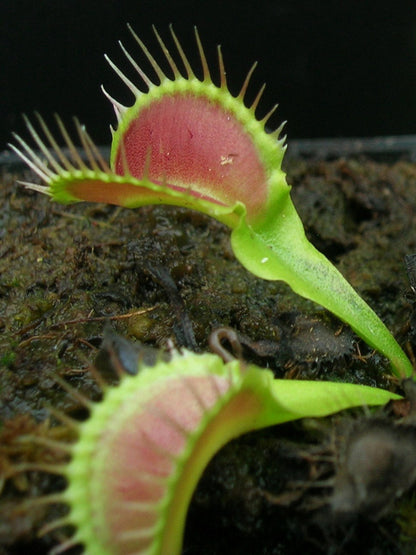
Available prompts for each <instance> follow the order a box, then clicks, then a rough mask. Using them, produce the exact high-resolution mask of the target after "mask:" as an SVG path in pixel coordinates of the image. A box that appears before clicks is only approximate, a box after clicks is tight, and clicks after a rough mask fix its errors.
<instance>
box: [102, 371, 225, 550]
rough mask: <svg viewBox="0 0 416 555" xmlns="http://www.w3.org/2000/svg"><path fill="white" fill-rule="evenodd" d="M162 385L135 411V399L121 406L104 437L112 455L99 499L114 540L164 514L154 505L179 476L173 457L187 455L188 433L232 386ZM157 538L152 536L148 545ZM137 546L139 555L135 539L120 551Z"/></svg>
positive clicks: (210, 380)
mask: <svg viewBox="0 0 416 555" xmlns="http://www.w3.org/2000/svg"><path fill="white" fill-rule="evenodd" d="M158 386H159V384H158V383H156V384H155V388H154V391H149V393H148V398H147V400H146V401H145V402H144V403H140V404H139V405H137V406H135V407H134V409H133V410H132V406H131V399H130V403H129V404H128V406H126V407H124V409H125V410H124V409H123V407H121V408H120V410H119V411H118V414H117V418H116V420H115V421H114V422H113V425H112V427H111V429H110V430H109V429H106V431H105V437H103V438H102V447H104V451H105V446H108V448H110V447H111V452H108V453H105V452H103V454H102V456H103V461H104V468H103V471H104V472H105V476H103V477H102V480H101V488H102V491H101V494H102V497H101V496H100V498H101V500H102V506H103V507H106V508H107V509H108V514H107V515H106V524H107V526H108V527H109V535H108V537H109V538H112V539H113V541H114V539H115V538H117V537H119V535H120V534H123V532H127V531H134V530H143V528H146V526H147V525H148V526H149V527H151V526H152V525H154V524H155V523H156V521H157V519H159V518H160V512H159V511H157V510H155V508H154V507H152V506H151V505H152V504H154V503H157V502H158V501H159V500H161V499H162V498H163V496H164V495H165V494H166V485H165V484H164V483H163V481H164V479H168V478H172V476H174V475H175V471H176V466H177V463H176V461H175V457H177V456H178V455H181V454H182V453H183V452H184V450H186V449H185V445H186V443H187V441H188V440H189V434H190V433H192V431H193V430H195V429H196V428H198V426H199V425H200V424H201V417H203V415H204V413H206V412H207V411H209V409H210V407H212V406H213V405H214V404H215V402H217V400H218V398H219V397H221V396H222V395H223V394H224V393H225V392H226V391H227V390H228V389H229V387H230V381H229V379H228V378H226V377H219V376H212V375H208V376H203V377H201V376H195V377H193V376H189V377H187V378H183V379H179V380H178V379H177V378H175V377H174V376H172V378H171V379H166V381H165V383H164V384H163V388H162V389H160V386H159V388H158ZM158 389H159V390H158ZM138 499H140V504H146V503H149V504H150V506H149V507H146V506H143V505H142V507H139V504H137V503H136V504H135V503H134V501H135V500H136V501H137V500H138ZM129 501H130V502H132V504H131V505H130V506H129V504H128V502H129ZM153 539H154V534H151V537H150V540H151V541H153ZM110 541H111V540H110ZM148 544H149V538H143V544H142V547H143V548H144V547H145V546H147V545H148ZM133 546H134V552H137V549H138V543H137V538H136V539H135V540H134V542H133V540H131V544H130V542H129V541H127V538H126V540H125V543H124V545H123V551H122V552H123V553H130V552H131V550H132V549H133ZM119 548H120V542H117V546H114V549H115V551H114V553H121V552H120V551H119Z"/></svg>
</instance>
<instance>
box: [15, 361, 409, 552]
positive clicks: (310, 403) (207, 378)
mask: <svg viewBox="0 0 416 555" xmlns="http://www.w3.org/2000/svg"><path fill="white" fill-rule="evenodd" d="M99 382H100V384H101V386H102V387H103V399H102V401H100V402H97V403H92V402H91V401H89V400H87V399H85V400H83V402H84V404H85V405H86V407H87V408H88V410H89V411H90V417H89V419H88V420H86V421H85V422H82V423H80V422H77V421H75V420H73V421H72V419H71V418H69V417H68V416H63V415H61V416H60V415H59V414H58V417H60V418H62V419H63V420H64V422H65V423H67V424H68V423H69V424H70V425H71V427H73V428H74V429H75V430H76V432H77V436H78V439H77V440H76V442H75V443H73V444H72V445H67V444H59V443H57V442H48V441H45V439H44V438H40V439H41V444H42V445H46V446H47V447H50V448H52V449H58V450H61V451H62V450H63V451H68V452H69V454H70V457H71V459H70V462H69V463H68V464H67V465H60V466H56V467H55V468H54V467H51V466H50V465H42V464H38V465H26V467H22V468H21V469H20V470H30V469H31V470H34V469H35V470H40V471H46V472H55V473H58V474H61V475H63V476H64V477H65V478H66V480H67V483H68V485H67V488H66V489H65V490H64V491H62V492H60V493H55V494H51V495H49V496H45V497H43V498H39V499H37V500H36V499H34V500H33V502H34V503H35V504H36V503H42V504H44V503H65V504H67V505H68V506H69V512H68V514H67V516H65V517H63V518H61V519H59V520H56V521H54V522H51V523H50V524H48V525H47V526H46V527H45V528H44V530H43V532H44V533H46V532H48V531H51V530H54V529H57V528H60V527H66V526H73V527H74V528H75V532H74V534H73V536H72V537H70V538H68V539H67V540H66V541H64V542H63V543H61V544H60V545H58V546H57V547H56V548H54V549H53V550H52V551H51V555H57V554H58V553H62V552H64V551H66V550H67V549H70V548H72V547H74V546H75V545H78V544H81V545H83V547H84V549H85V553H88V554H91V555H92V554H94V555H133V554H134V555H136V554H140V555H178V554H179V553H181V548H182V542H183V533H184V525H185V519H186V514H187V510H188V506H189V503H190V500H191V497H192V494H193V492H194V490H195V487H196V485H197V482H198V480H199V478H200V477H201V474H202V472H203V470H204V469H205V467H206V465H207V463H208V462H209V460H210V459H211V458H212V456H213V455H214V454H215V453H216V452H217V451H218V450H219V449H220V448H221V447H222V446H223V445H224V444H225V443H227V442H228V441H230V440H231V439H233V438H235V437H237V436H239V435H241V434H243V433H245V432H249V431H252V430H257V429H260V428H264V427H266V426H271V425H275V424H280V423H283V422H289V421H292V420H296V419H299V418H305V417H322V416H327V415H329V414H333V413H335V412H338V411H341V410H344V409H348V408H351V407H357V406H362V405H366V406H377V405H382V404H385V403H387V402H388V401H389V400H391V399H396V398H398V396H397V395H395V394H392V393H390V392H388V391H384V390H381V389H377V388H372V387H368V386H360V385H353V384H342V383H332V382H317V381H297V380H277V379H274V378H273V374H272V372H271V371H269V370H264V369H261V368H259V367H257V366H254V365H247V364H245V363H244V362H242V361H240V360H236V359H234V360H229V361H227V362H224V361H223V360H222V359H221V358H220V357H219V356H217V355H215V354H207V353H206V354H195V353H191V352H188V351H184V352H183V353H173V356H172V359H171V360H170V361H169V362H166V361H162V360H159V361H158V362H156V364H155V365H154V366H152V367H144V368H142V369H141V370H140V371H139V373H138V374H136V375H124V376H122V379H121V381H120V383H119V385H118V386H115V387H109V386H106V385H105V383H104V382H103V381H102V378H101V379H100V380H99ZM63 385H64V384H63ZM65 387H66V388H68V386H65ZM69 389H70V391H71V388H69ZM73 394H75V395H76V396H77V398H78V399H79V398H80V394H79V393H78V392H73ZM28 439H30V440H31V441H36V438H28Z"/></svg>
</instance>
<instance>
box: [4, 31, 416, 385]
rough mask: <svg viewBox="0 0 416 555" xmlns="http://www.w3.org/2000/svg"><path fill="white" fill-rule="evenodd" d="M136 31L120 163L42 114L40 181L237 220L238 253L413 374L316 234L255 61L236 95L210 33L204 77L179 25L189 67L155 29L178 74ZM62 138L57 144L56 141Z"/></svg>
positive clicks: (59, 193)
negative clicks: (313, 238) (262, 108)
mask: <svg viewBox="0 0 416 555" xmlns="http://www.w3.org/2000/svg"><path fill="white" fill-rule="evenodd" d="M132 34H133V36H134V38H135V40H136V42H137V43H138V45H139V46H140V48H141V50H142V52H143V53H144V54H145V56H146V57H147V59H148V60H149V62H150V64H151V66H152V68H153V70H154V73H155V79H151V78H150V77H149V76H148V75H147V74H146V73H145V72H144V71H143V70H142V68H141V67H140V66H139V65H138V64H137V63H136V62H135V60H134V59H133V57H132V56H131V55H130V54H129V52H127V50H126V49H125V48H124V46H123V45H122V44H121V43H120V46H121V48H122V50H123V52H124V54H125V55H126V57H127V59H128V60H129V62H130V63H131V64H132V66H133V68H134V70H135V71H136V72H137V73H138V74H139V76H140V78H141V80H142V81H143V83H144V85H145V88H146V89H147V92H142V91H141V90H139V88H137V87H136V85H134V84H133V82H132V81H130V79H129V78H128V77H127V76H126V75H124V74H123V73H122V72H121V71H120V70H119V69H118V68H117V66H116V65H115V64H114V63H113V62H112V61H111V60H110V59H109V58H107V60H108V62H109V63H110V65H111V67H112V68H113V69H114V71H115V72H116V74H117V75H118V76H119V77H120V78H121V79H122V81H123V82H124V83H125V84H126V85H127V87H128V88H129V89H130V90H131V92H132V93H133V95H134V97H135V102H134V104H133V106H131V107H130V108H127V107H125V106H124V105H122V104H121V103H119V102H118V101H117V100H115V99H113V98H112V97H111V96H110V95H109V94H108V93H107V92H106V91H104V93H105V94H106V96H107V97H108V98H109V100H110V101H111V102H112V104H113V106H114V110H115V113H116V116H117V120H118V126H117V129H116V130H115V131H114V130H112V134H113V141H112V150H111V162H110V166H108V165H107V163H106V162H105V161H104V160H103V158H102V157H101V155H100V154H99V152H98V150H97V149H96V147H95V146H94V144H93V142H92V141H91V139H90V137H89V136H88V134H87V132H86V131H85V129H84V127H82V126H81V125H80V124H79V123H78V122H76V128H77V133H78V136H79V140H80V141H81V144H82V146H83V148H84V150H85V154H86V156H87V162H84V161H83V159H82V158H81V156H80V154H79V153H78V151H77V148H76V147H75V145H74V143H73V142H72V140H71V139H70V137H69V134H68V132H67V130H66V129H65V127H64V126H63V124H62V123H61V121H60V120H59V119H58V120H57V121H58V126H59V128H60V132H61V134H62V136H63V139H64V141H65V143H66V145H67V146H68V148H69V151H70V157H67V156H66V155H65V154H64V153H63V151H62V149H61V148H60V147H59V146H58V144H57V143H56V141H55V139H54V137H53V136H52V134H51V132H50V131H49V129H48V128H47V126H46V125H45V123H44V121H43V120H42V119H41V118H38V119H39V125H40V128H41V129H42V131H43V133H44V135H45V138H46V142H45V141H44V139H42V138H41V137H40V135H39V134H38V132H37V131H36V129H35V128H34V127H33V126H32V124H31V123H30V122H29V121H28V120H26V122H27V127H28V129H29V131H30V134H31V135H32V138H33V139H34V142H35V145H36V147H37V148H38V149H39V150H40V154H38V153H36V152H35V151H34V150H33V149H32V147H31V146H29V145H28V144H27V143H26V142H25V141H24V140H23V139H22V138H20V137H19V136H16V140H17V142H18V143H19V146H18V147H17V146H14V145H11V148H13V149H14V150H15V151H16V152H17V154H19V155H20V156H21V157H22V158H23V160H25V161H26V162H27V164H28V165H29V166H30V167H31V168H32V169H33V170H34V171H35V172H36V173H37V174H38V176H39V177H40V178H41V179H42V180H43V181H44V182H45V185H36V184H32V183H29V184H27V183H26V185H27V186H28V187H30V188H32V189H35V190H37V191H40V192H42V193H46V194H48V195H50V196H51V198H52V199H53V200H55V201H58V202H62V203H71V202H77V201H81V200H85V201H95V202H107V203H112V204H117V205H121V206H126V207H130V208H136V207H139V206H144V205H147V204H173V205H177V206H186V207H189V208H193V209H195V210H199V211H201V212H203V213H205V214H208V215H210V216H212V217H214V218H216V219H217V220H219V221H221V222H223V223H225V224H226V225H228V226H229V227H230V228H231V230H232V233H231V244H232V247H233V250H234V253H235V256H236V257H237V259H238V260H239V261H240V262H241V263H242V264H243V265H244V266H245V267H246V268H247V269H248V270H249V271H251V272H252V273H253V274H255V275H256V276H259V277H261V278H264V279H268V280H283V281H285V282H286V283H288V284H289V285H290V287H292V289H293V290H294V291H295V292H296V293H298V294H299V295H302V296H303V297H306V298H307V299H311V300H312V301H314V302H316V303H319V304H320V305H322V306H324V307H325V308H327V309H328V310H330V311H331V312H333V313H334V314H335V315H336V316H338V317H339V318H340V319H341V320H343V321H344V322H347V323H348V324H349V325H350V326H351V327H352V329H353V330H354V331H355V332H356V333H357V334H358V335H359V336H361V337H362V338H363V339H364V340H365V341H366V342H367V343H368V344H369V345H371V346H372V347H374V348H375V349H377V350H379V351H380V352H381V353H383V354H384V355H385V356H386V357H388V358H389V359H390V361H391V363H392V367H393V372H394V373H395V374H396V375H397V376H399V377H406V376H410V375H412V372H413V369H412V365H411V363H410V361H409V360H408V358H407V357H406V355H405V354H404V352H403V351H402V349H401V348H400V346H399V345H398V344H397V342H396V341H395V339H394V338H393V336H392V335H391V333H390V332H389V331H388V330H387V328H386V327H385V325H384V324H383V323H382V322H381V320H380V319H379V318H378V316H377V315H376V314H375V313H374V311H373V310H372V309H371V308H370V307H369V306H368V305H367V304H366V303H365V302H364V301H363V300H362V299H361V298H360V296H359V295H358V294H357V293H356V292H355V290H354V289H353V288H352V287H351V286H350V285H349V283H348V282H347V281H346V280H345V279H344V277H343V276H342V275H341V274H340V272H338V270H337V269H336V268H335V267H334V266H333V265H332V264H331V263H330V262H329V261H328V260H327V259H326V258H325V256H324V255H323V254H321V253H320V252H318V251H317V250H316V249H315V247H314V246H313V245H312V244H311V243H310V242H309V241H308V240H307V238H306V236H305V232H304V228H303V225H302V222H301V220H300V218H299V216H298V214H297V212H296V209H295V207H294V205H293V203H292V200H291V197H290V187H289V186H288V184H287V182H286V179H285V174H284V172H283V171H282V169H281V163H282V158H283V155H284V152H285V147H284V141H283V139H279V138H278V137H279V134H280V132H281V128H279V129H277V130H276V131H273V132H271V133H267V132H266V130H265V126H266V123H267V121H268V119H269V118H270V116H271V114H272V113H273V112H274V109H275V108H273V109H272V110H271V111H270V112H269V113H268V114H267V115H266V116H265V117H264V118H263V119H261V120H258V119H257V118H256V115H255V112H256V108H257V105H258V102H259V100H260V97H261V94H262V92H263V89H264V87H262V88H261V89H260V91H259V93H258V95H257V96H256V98H255V100H254V102H253V103H252V104H251V106H246V105H245V96H246V92H247V88H248V85H249V81H250V78H251V75H252V72H253V70H254V67H255V65H254V66H253V67H252V68H251V70H250V71H249V73H248V75H247V77H246V79H245V81H244V84H243V86H242V89H241V91H240V93H239V94H238V95H237V96H232V95H231V94H230V92H229V90H228V88H227V82H226V72H225V69H224V64H223V58H222V54H221V50H220V48H218V61H219V70H220V71H219V72H220V83H219V85H216V84H214V82H213V80H212V78H211V74H210V71H209V68H208V64H207V61H206V57H205V53H204V50H203V48H202V45H201V42H200V39H199V36H198V33H197V32H196V33H195V35H196V42H197V46H198V50H199V55H200V58H201V62H202V72H203V76H202V78H198V77H197V76H196V75H195V73H194V70H193V69H192V67H191V65H190V63H189V61H188V58H187V57H186V55H185V53H184V51H183V49H182V47H181V45H180V43H179V41H178V39H177V37H176V35H175V34H174V32H173V31H172V30H171V34H172V38H173V41H174V43H175V46H176V50H177V52H178V55H179V61H180V63H181V65H182V66H183V69H182V73H181V71H180V70H179V69H178V65H177V62H176V61H175V60H174V58H173V57H172V56H171V54H170V52H169V50H168V48H167V47H166V45H165V43H164V42H163V40H162V38H161V37H160V35H159V34H158V33H157V31H156V30H155V35H156V38H157V41H158V43H159V46H160V48H161V50H162V52H163V55H164V58H165V63H166V64H167V65H168V66H169V68H170V74H171V75H170V76H169V74H168V73H167V72H165V71H163V70H162V68H161V67H160V65H159V64H158V63H157V62H156V60H155V59H154V57H153V56H152V54H151V53H150V52H149V51H148V49H147V48H146V46H145V45H144V44H143V42H142V41H141V40H140V38H139V37H137V35H136V34H135V33H134V32H133V31H132ZM47 143H49V146H50V147H51V148H52V151H53V153H52V154H51V152H50V151H49V149H48V147H47V146H46V144H47Z"/></svg>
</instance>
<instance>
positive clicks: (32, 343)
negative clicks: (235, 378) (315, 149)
mask: <svg viewBox="0 0 416 555" xmlns="http://www.w3.org/2000/svg"><path fill="white" fill-rule="evenodd" d="M287 170H288V173H289V182H290V183H292V184H293V199H294V202H295V205H296V206H297V208H298V210H299V212H300V214H301V216H302V218H303V221H304V223H305V226H306V229H307V233H308V235H309V237H310V239H311V240H312V242H313V243H314V244H315V245H316V246H317V247H318V248H319V249H320V250H322V251H323V252H324V253H325V254H326V255H327V256H328V257H329V258H330V259H331V260H332V261H333V262H334V263H335V264H336V265H337V266H338V267H339V269H340V270H341V272H342V273H343V274H344V275H345V276H346V278H347V279H348V280H349V281H350V282H351V283H352V285H353V286H354V287H355V288H356V289H357V290H358V291H359V292H360V294H361V295H362V296H363V297H364V298H365V299H366V300H367V301H368V302H369V304H370V305H371V306H372V307H373V308H374V309H375V310H376V312H377V313H378V314H379V315H380V316H381V318H382V319H383V320H384V321H385V322H386V324H387V325H388V327H389V328H390V329H391V330H392V332H393V334H394V335H395V336H396V338H397V339H398V341H399V342H400V343H401V344H402V345H403V347H404V348H405V350H407V352H408V353H409V355H410V356H411V357H412V356H413V348H416V347H415V342H416V338H415V333H416V327H415V326H416V319H415V312H414V309H415V306H416V304H415V303H416V295H415V293H413V292H412V290H411V288H410V285H409V279H408V276H407V274H406V267H405V264H404V257H405V255H411V254H414V253H415V252H416V217H415V214H416V167H415V166H414V164H410V163H408V162H406V161H396V162H394V163H390V164H384V163H377V162H374V161H371V160H369V159H364V158H361V159H338V160H336V161H332V162H323V161H308V162H305V161H299V160H292V161H289V162H288V164H287ZM16 178H19V179H23V181H24V180H32V179H33V176H30V177H29V176H28V174H27V173H22V172H18V171H12V169H10V168H9V169H8V170H6V169H5V170H4V172H3V175H2V178H1V181H2V186H1V188H0V206H1V212H0V238H1V243H0V333H1V337H0V422H1V427H0V488H1V487H2V488H3V492H2V497H1V498H0V554H1V555H3V554H4V555H5V554H7V555H11V554H23V553H33V554H35V553H46V552H47V550H48V549H49V548H50V547H51V546H53V545H55V544H56V543H57V541H59V540H60V536H59V534H58V533H56V532H54V533H50V534H48V535H46V536H44V537H43V538H41V539H40V538H38V537H37V532H38V530H39V529H40V527H41V526H42V525H43V524H44V523H45V521H47V520H50V519H51V518H53V517H56V514H57V513H59V511H60V510H61V508H59V507H52V508H51V507H40V506H36V508H35V509H34V508H33V507H32V509H30V508H27V509H26V510H25V511H22V510H21V511H14V509H15V508H16V507H19V506H21V503H22V500H25V499H28V498H33V497H36V496H39V495H42V494H45V493H50V492H53V491H56V490H57V489H60V488H62V487H63V484H62V483H61V480H60V479H57V478H56V477H51V476H50V475H48V474H46V473H41V472H26V473H18V474H13V472H12V469H13V468H14V467H16V465H18V464H20V463H27V462H35V463H36V462H38V463H45V462H47V463H52V462H56V460H57V455H56V453H54V452H52V451H49V450H47V449H45V448H41V447H39V446H34V445H33V444H31V443H28V442H26V443H24V442H19V441H18V440H19V437H20V436H22V435H26V436H27V435H29V434H30V435H31V436H33V435H39V436H46V437H49V438H50V437H52V438H56V437H58V438H59V439H65V438H68V439H70V438H71V432H70V430H69V429H67V428H66V427H65V426H64V425H62V424H61V425H57V423H56V422H55V421H54V419H53V418H51V417H49V416H48V415H49V412H48V408H47V407H48V406H52V407H55V408H57V409H59V410H61V411H64V412H68V413H70V414H71V415H73V416H79V417H85V414H84V412H85V411H83V409H82V408H81V407H80V405H79V404H78V403H77V402H76V401H75V400H74V399H72V398H71V397H70V396H69V395H68V394H67V393H65V391H63V390H62V389H61V388H60V387H59V386H58V385H57V384H56V383H55V382H54V380H53V379H52V378H51V375H53V374H56V373H58V374H59V375H60V376H62V377H64V378H65V379H66V380H67V381H69V382H70V384H71V385H72V386H73V387H75V388H76V389H79V390H80V391H82V393H83V394H84V395H85V396H87V397H91V398H93V399H97V398H98V395H99V391H98V388H97V386H96V384H95V382H94V380H93V379H92V378H91V376H90V374H89V372H88V366H89V365H90V364H91V362H92V361H93V360H94V359H95V357H96V355H97V349H98V348H99V346H100V344H101V340H102V336H103V330H104V327H105V325H106V322H108V321H110V322H111V325H112V327H113V329H114V330H115V331H116V332H117V333H119V334H121V335H123V336H124V337H126V338H128V339H130V340H131V341H134V342H142V343H144V344H145V345H147V346H151V347H156V348H163V346H165V345H166V342H167V340H169V339H172V340H173V341H174V342H175V343H176V345H178V346H186V347H187V348H190V349H193V350H197V351H204V350H207V349H208V336H209V334H210V332H211V331H212V330H213V329H215V328H217V327H220V326H230V327H232V328H234V329H235V330H236V331H237V332H238V333H239V335H240V340H241V342H242V344H243V348H244V356H245V358H246V359H247V360H248V361H252V362H255V363H257V364H259V365H262V366H268V367H269V368H271V369H272V370H273V372H274V373H275V375H276V376H278V377H287V378H308V379H326V380H336V381H345V382H347V381H348V382H354V383H363V384H370V385H374V386H380V387H385V388H389V389H392V390H395V389H397V388H398V384H397V383H395V381H394V380H393V379H392V378H391V374H390V371H389V364H388V362H387V361H386V360H384V359H383V358H382V357H381V356H380V355H379V354H377V353H374V352H373V351H372V350H371V349H370V348H369V347H367V345H365V344H364V343H363V342H362V341H360V340H359V339H358V338H357V337H356V336H354V334H353V333H352V332H351V331H350V329H349V328H348V327H347V326H344V325H342V324H341V323H340V322H339V321H337V320H336V319H335V318H334V317H332V316H331V315H330V314H328V313H327V312H326V311H323V310H322V309H320V307H318V306H316V305H314V304H312V303H310V302H308V301H305V300H303V299H301V298H299V297H297V296H296V295H294V294H293V293H292V292H291V291H290V290H289V288H288V287H287V286H286V285H284V284H281V283H275V282H266V281H263V280H260V279H257V278H255V277H254V276H252V275H250V274H249V273H248V272H247V271H246V270H245V269H244V268H243V267H242V266H241V265H240V264H239V263H238V262H237V261H236V260H235V259H234V256H233V254H232V251H231V248H230V245H229V231H228V230H227V229H226V228H225V227H224V226H222V225H221V224H219V223H217V222H216V221H214V220H212V219H209V218H208V217H205V216H203V215H200V214H198V213H194V212H189V211H187V210H183V209H176V208H171V207H149V208H143V209H140V210H137V211H131V210H127V209H121V208H116V207H112V206H104V205H88V204H79V205H74V206H69V207H65V206H60V205H56V204H53V203H51V202H50V201H49V200H48V198H46V197H44V196H42V195H40V194H38V193H35V192H32V191H28V190H26V189H24V188H23V187H21V186H18V185H16V183H15V180H16ZM288 240H290V238H288ZM411 277H412V276H411ZM396 412H397V410H396ZM369 417H370V416H369V415H368V414H365V415H359V414H358V413H357V412H355V413H354V414H348V415H344V416H343V417H342V418H341V417H340V416H338V417H333V418H332V419H325V420H322V421H319V422H315V421H314V422H310V421H308V422H298V423H294V424H291V425H285V426H279V427H276V428H271V429H268V430H264V431H262V432H257V433H253V434H248V435H246V436H243V437H242V438H239V439H238V440H236V441H234V442H232V443H230V444H229V445H227V446H226V447H225V448H224V449H222V450H221V451H220V452H219V453H218V454H217V455H216V457H215V458H214V459H213V460H212V461H211V463H210V465H209V467H208V468H207V470H206V473H205V474H204V476H203V478H202V480H201V483H200V486H199V487H198V489H197V491H196V493H195V496H194V501H193V503H192V506H191V509H190V513H189V518H188V524H187V531H186V538H185V548H184V553H187V554H189V555H196V554H203V555H205V554H210V555H220V554H221V555H223V554H227V555H229V554H249V555H253V554H256V555H257V554H259V555H260V554H270V555H271V554H276V555H277V554H289V555H291V554H295V553H296V554H297V553H306V552H307V553H311V554H313V553H317V554H318V553H328V554H348V553H366V554H390V553H391V554H399V553H414V552H415V550H416V512H415V510H416V509H415V506H414V502H413V501H414V500H413V497H412V491H411V490H410V492H408V493H407V494H406V495H405V496H404V497H403V499H402V500H401V501H398V502H397V503H394V504H393V506H392V507H391V509H390V510H389V511H388V512H387V514H383V515H382V516H381V517H380V518H378V519H376V520H374V518H373V517H374V515H375V513H374V514H371V511H361V512H360V511H358V510H357V514H352V515H349V518H348V520H347V521H342V522H340V521H339V519H337V518H336V515H334V514H333V511H332V510H331V503H330V499H331V495H332V481H331V479H332V477H333V474H334V469H335V468H336V467H337V464H339V461H340V460H341V459H342V457H341V455H340V453H341V452H342V449H343V446H344V447H345V444H346V442H348V439H346V438H348V437H349V433H345V429H346V428H347V429H350V428H351V426H352V425H350V422H353V423H356V421H357V419H358V420H359V419H360V418H365V419H367V418H369ZM384 418H385V419H387V421H389V422H390V423H391V426H395V425H396V424H393V422H392V419H393V418H395V417H394V416H392V415H391V411H390V412H388V413H386V415H385V416H384ZM354 425H355V424H354ZM352 427H354V426H352ZM344 450H345V449H344ZM415 451H416V448H415ZM334 457H335V458H334ZM60 460H62V459H60ZM415 463H416V455H415ZM391 472H399V469H397V468H396V469H392V470H391ZM1 476H3V478H4V479H3V480H2V479H1ZM380 487H382V486H380ZM358 513H360V514H358ZM74 552H75V551H74Z"/></svg>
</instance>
